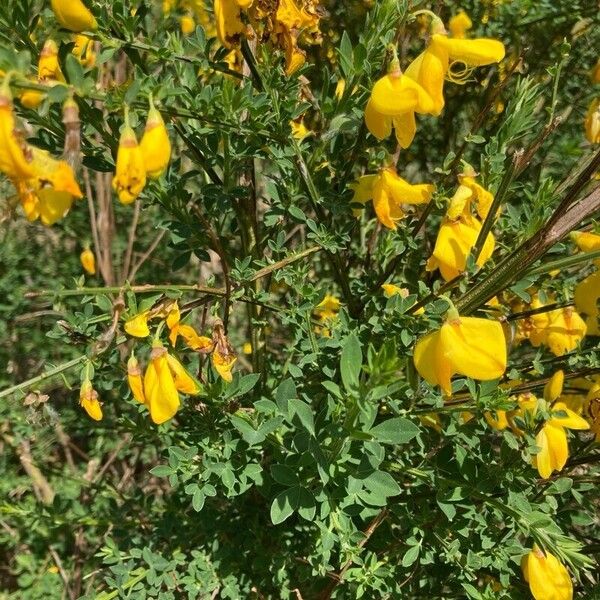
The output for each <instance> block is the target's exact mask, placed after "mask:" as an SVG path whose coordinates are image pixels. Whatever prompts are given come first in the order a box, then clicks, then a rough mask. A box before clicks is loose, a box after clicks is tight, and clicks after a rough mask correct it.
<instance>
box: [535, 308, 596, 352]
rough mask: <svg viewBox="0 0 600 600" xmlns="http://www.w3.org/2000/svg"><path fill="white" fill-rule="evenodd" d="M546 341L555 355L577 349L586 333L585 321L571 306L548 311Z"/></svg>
mask: <svg viewBox="0 0 600 600" xmlns="http://www.w3.org/2000/svg"><path fill="white" fill-rule="evenodd" d="M548 319H549V322H548V325H547V327H546V340H545V343H546V345H547V346H548V348H550V351H551V352H552V353H553V354H554V355H555V356H562V355H563V354H566V353H567V352H571V350H575V348H577V346H578V345H579V342H580V341H581V340H582V339H583V337H584V336H585V334H586V331H587V327H586V324H585V321H584V320H583V319H582V318H581V317H580V316H579V315H578V314H577V312H576V311H575V310H574V309H573V308H572V307H570V306H567V307H566V308H561V309H558V310H553V311H552V312H550V313H548Z"/></svg>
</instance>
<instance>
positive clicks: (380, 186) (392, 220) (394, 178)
mask: <svg viewBox="0 0 600 600" xmlns="http://www.w3.org/2000/svg"><path fill="white" fill-rule="evenodd" d="M434 190H435V187H434V186H433V185H431V184H425V183H420V184H416V185H412V184H410V183H408V182H407V181H405V180H404V179H402V177H400V176H398V175H397V174H396V172H395V171H394V170H393V169H391V168H387V169H382V171H381V173H380V175H379V177H378V179H377V180H376V181H375V183H374V184H373V208H374V209H375V213H376V214H377V218H378V219H379V221H380V222H381V223H382V224H383V225H385V226H386V227H388V228H389V229H396V221H398V220H400V219H402V218H403V217H404V216H405V213H404V210H403V209H402V206H403V205H404V204H427V203H428V202H429V201H430V200H431V196H432V195H433V192H434Z"/></svg>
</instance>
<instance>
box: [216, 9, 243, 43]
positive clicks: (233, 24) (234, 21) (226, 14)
mask: <svg viewBox="0 0 600 600" xmlns="http://www.w3.org/2000/svg"><path fill="white" fill-rule="evenodd" d="M214 13H215V21H216V23H217V35H218V37H219V41H220V42H221V44H223V46H225V48H231V47H232V46H233V44H235V43H236V41H237V39H238V38H239V36H240V35H241V34H243V33H244V32H245V30H246V28H245V26H244V24H243V23H242V19H241V12H240V7H239V6H238V4H237V3H236V2H235V0H215V3H214Z"/></svg>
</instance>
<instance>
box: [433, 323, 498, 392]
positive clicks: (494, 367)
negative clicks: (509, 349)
mask: <svg viewBox="0 0 600 600" xmlns="http://www.w3.org/2000/svg"><path fill="white" fill-rule="evenodd" d="M440 347H441V348H442V352H443V355H444V357H445V358H446V360H447V361H448V362H449V364H450V368H451V370H452V372H453V373H460V374H461V375H465V376H467V377H470V378H472V379H478V380H483V381H486V380H489V379H498V378H500V377H502V375H504V371H505V370H506V339H505V337H504V330H503V329H502V325H500V323H499V322H497V321H491V320H489V319H480V318H477V317H459V318H458V319H454V320H450V321H446V322H445V323H444V325H442V328H441V330H440Z"/></svg>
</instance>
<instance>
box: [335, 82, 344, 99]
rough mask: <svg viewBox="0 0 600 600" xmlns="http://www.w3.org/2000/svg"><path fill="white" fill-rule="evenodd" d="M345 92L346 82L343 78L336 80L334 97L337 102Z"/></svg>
mask: <svg viewBox="0 0 600 600" xmlns="http://www.w3.org/2000/svg"><path fill="white" fill-rule="evenodd" d="M345 91H346V80H345V79H343V78H342V79H338V80H337V83H336V84H335V97H336V98H337V99H338V100H341V99H342V96H343V95H344V92H345Z"/></svg>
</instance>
